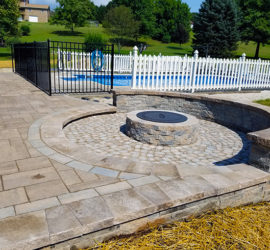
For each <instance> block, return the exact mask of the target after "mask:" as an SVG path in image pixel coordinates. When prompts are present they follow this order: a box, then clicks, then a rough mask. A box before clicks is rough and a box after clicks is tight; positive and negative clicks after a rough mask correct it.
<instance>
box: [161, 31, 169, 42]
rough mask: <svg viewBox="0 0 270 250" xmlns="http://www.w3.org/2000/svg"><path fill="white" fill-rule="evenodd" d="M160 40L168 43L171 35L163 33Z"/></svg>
mask: <svg viewBox="0 0 270 250" xmlns="http://www.w3.org/2000/svg"><path fill="white" fill-rule="evenodd" d="M162 42H163V43H170V42H171V36H170V35H169V34H168V33H167V34H164V36H163V37H162Z"/></svg>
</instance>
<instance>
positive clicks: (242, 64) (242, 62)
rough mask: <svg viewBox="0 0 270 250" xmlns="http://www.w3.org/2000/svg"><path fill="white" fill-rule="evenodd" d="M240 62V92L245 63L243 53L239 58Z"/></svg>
mask: <svg viewBox="0 0 270 250" xmlns="http://www.w3.org/2000/svg"><path fill="white" fill-rule="evenodd" d="M240 61H241V69H240V79H238V80H239V84H238V91H241V90H242V80H243V74H244V73H245V61H246V54H245V53H243V54H242V56H241V57H240Z"/></svg>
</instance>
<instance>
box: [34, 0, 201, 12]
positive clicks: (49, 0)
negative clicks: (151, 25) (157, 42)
mask: <svg viewBox="0 0 270 250" xmlns="http://www.w3.org/2000/svg"><path fill="white" fill-rule="evenodd" d="M92 1H93V2H94V3H95V4H96V5H101V4H103V5H106V4H107V3H108V2H109V1H110V0H92ZM182 1H183V2H186V3H187V4H188V5H189V6H190V8H191V12H198V10H199V8H200V5H201V3H202V1H203V0H182ZM30 3H37V4H49V5H50V6H51V8H52V9H53V8H54V7H55V5H56V0H30Z"/></svg>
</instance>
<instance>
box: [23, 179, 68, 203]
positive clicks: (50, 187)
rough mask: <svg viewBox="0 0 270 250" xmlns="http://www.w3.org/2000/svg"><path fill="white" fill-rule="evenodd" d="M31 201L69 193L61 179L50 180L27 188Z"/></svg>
mask: <svg viewBox="0 0 270 250" xmlns="http://www.w3.org/2000/svg"><path fill="white" fill-rule="evenodd" d="M25 190H26V193H27V195H28V197H29V199H30V201H35V200H41V199H45V198H49V197H54V196H58V195H61V194H66V193H68V190H67V188H66V187H65V185H64V184H63V182H62V181H61V180H55V181H48V182H43V183H39V184H35V185H32V186H27V187H26V188H25Z"/></svg>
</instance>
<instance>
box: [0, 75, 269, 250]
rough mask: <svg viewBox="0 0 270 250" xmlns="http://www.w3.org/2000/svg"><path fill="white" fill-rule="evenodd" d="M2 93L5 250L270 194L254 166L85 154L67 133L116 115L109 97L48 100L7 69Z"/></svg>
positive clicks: (90, 236)
mask: <svg viewBox="0 0 270 250" xmlns="http://www.w3.org/2000/svg"><path fill="white" fill-rule="evenodd" d="M257 95H259V94H257ZM0 96H1V97H0V127H1V132H0V143H1V146H2V147H1V151H0V175H1V179H0V184H1V185H0V218H1V220H0V249H34V248H42V247H47V246H49V245H54V244H56V245H55V248H54V249H70V248H71V247H72V246H76V247H78V248H80V247H81V248H83V247H87V246H89V245H91V244H92V243H94V240H103V239H107V238H108V237H111V236H114V235H118V234H123V233H126V234H127V233H133V232H135V231H136V230H138V229H140V228H144V227H145V226H146V225H147V224H149V223H150V224H156V223H165V222H169V221H172V220H175V219H183V218H185V217H187V216H190V215H194V214H199V213H201V212H204V211H208V210H210V209H218V208H224V207H227V206H238V205H243V204H248V203H255V202H260V201H268V200H270V175H269V174H268V173H266V172H263V171H261V170H259V169H256V168H254V167H252V166H249V165H246V164H234V165H228V166H221V167H217V166H209V165H200V166H188V167H187V166H185V165H181V166H178V167H177V168H176V169H173V170H172V169H171V168H170V170H168V171H172V172H173V173H176V175H172V174H166V175H164V174H160V175H153V174H151V173H144V174H141V175H140V174H139V173H138V172H137V173H136V174H137V175H136V174H134V173H130V171H128V169H127V168H128V167H130V166H127V165H125V161H122V162H119V161H115V160H112V161H110V162H109V166H116V167H117V168H118V169H122V170H123V171H121V174H122V175H120V172H119V173H117V174H116V173H115V172H114V170H113V169H112V168H110V167H106V166H105V165H99V164H101V163H102V162H103V163H104V161H102V159H104V156H103V155H102V154H101V155H98V154H96V153H93V152H91V151H89V152H88V153H85V152H86V151H85V150H86V149H85V147H84V146H81V147H78V145H74V144H72V143H70V141H69V140H67V138H66V137H65V135H64V133H63V131H61V130H62V128H63V126H64V125H65V124H67V123H68V122H69V121H71V120H74V119H77V118H80V117H83V116H88V115H93V114H96V113H113V112H115V108H114V107H112V106H110V105H108V104H106V103H96V102H91V101H90V102H89V103H88V102H85V101H82V100H79V99H76V98H72V97H68V96H52V97H48V96H47V95H46V94H44V93H42V92H41V91H39V90H37V89H36V88H35V87H33V86H32V85H31V84H29V83H27V82H26V81H24V80H23V79H21V78H20V77H18V76H16V75H13V74H11V73H1V80H0ZM254 98H255V97H254ZM238 101H239V100H238ZM71 118H72V119H71ZM83 157H84V158H83ZM102 157H103V158H102ZM105 163H106V164H107V166H108V159H107V160H106V161H105ZM132 166H133V167H134V165H132ZM144 167H145V166H143V165H139V164H138V165H137V168H138V169H139V170H140V169H143V168H144ZM163 171H164V169H163ZM175 171H176V172H175ZM165 172H166V171H165ZM49 248H50V247H48V249H49Z"/></svg>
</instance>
